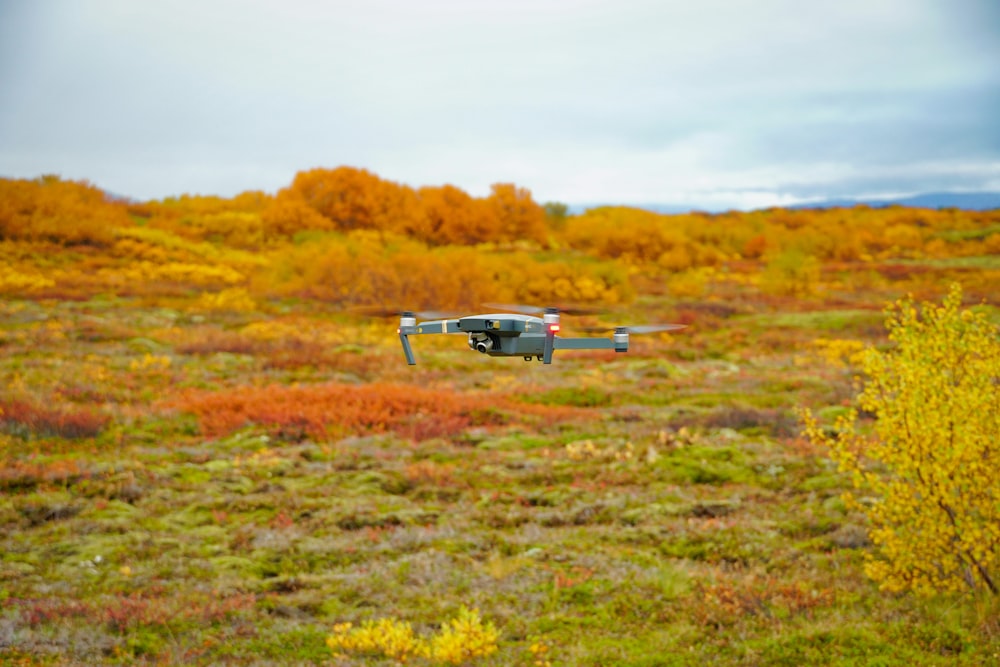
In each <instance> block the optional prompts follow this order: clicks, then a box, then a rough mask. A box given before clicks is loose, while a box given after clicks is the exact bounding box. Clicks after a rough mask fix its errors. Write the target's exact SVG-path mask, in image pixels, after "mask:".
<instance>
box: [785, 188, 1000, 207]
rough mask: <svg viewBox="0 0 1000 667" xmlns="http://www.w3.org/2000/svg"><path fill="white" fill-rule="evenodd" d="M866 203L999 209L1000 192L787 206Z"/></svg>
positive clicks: (872, 204)
mask: <svg viewBox="0 0 1000 667" xmlns="http://www.w3.org/2000/svg"><path fill="white" fill-rule="evenodd" d="M857 204H866V205H868V206H872V207H885V206H892V205H899V206H911V207H913V208H960V209H963V210H966V211H988V210H992V209H1000V192H930V193H926V194H920V195H912V196H910V197H899V198H894V199H893V198H889V199H868V198H859V199H826V200H821V201H812V202H803V203H801V204H795V205H793V206H790V207H789V208H837V207H850V206H856V205H857Z"/></svg>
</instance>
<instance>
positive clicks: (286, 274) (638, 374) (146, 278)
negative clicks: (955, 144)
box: [0, 167, 1000, 665]
mask: <svg viewBox="0 0 1000 667" xmlns="http://www.w3.org/2000/svg"><path fill="white" fill-rule="evenodd" d="M998 258H1000V212H997V211H989V212H966V211H960V210H954V209H945V210H918V209H910V208H900V207H889V208H884V209H873V208H868V207H863V206H860V207H856V208H850V209H829V210H820V211H806V210H802V211H799V210H783V209H768V210H762V211H754V212H748V213H737V212H730V213H723V214H714V215H710V214H702V213H691V214H686V215H659V214H654V213H650V212H647V211H641V210H635V209H628V208H611V207H609V208H599V209H594V210H590V211H587V212H586V213H583V214H579V215H570V214H568V211H567V208H566V207H565V206H564V205H561V204H559V203H548V204H545V205H541V204H538V203H536V202H535V201H533V199H532V197H531V194H530V192H528V191H527V190H525V189H523V188H519V187H517V186H515V185H512V184H497V185H495V186H494V187H493V188H492V190H491V193H490V194H489V196H486V197H481V198H477V197H473V196H470V195H468V194H467V193H465V192H463V191H461V190H459V189H458V188H454V187H452V186H442V187H422V188H416V189H415V188H411V187H408V186H404V185H400V184H396V183H392V182H389V181H386V180H384V179H381V178H379V177H378V176H377V175H375V174H372V173H370V172H367V171H364V170H359V169H353V168H350V167H340V168H337V169H314V170H311V171H307V172H302V173H300V174H298V175H297V176H296V177H295V179H294V181H293V182H292V184H290V185H289V186H288V187H287V188H285V189H283V190H281V191H279V192H278V193H276V194H274V195H270V194H265V193H260V192H247V193H243V194H241V195H238V196H236V197H232V198H221V197H203V196H199V197H191V196H182V197H177V198H171V199H166V200H162V201H149V202H133V201H120V200H115V199H112V198H109V197H108V196H106V195H105V194H104V193H103V192H101V191H100V190H99V189H98V188H96V187H94V186H92V185H89V184H87V183H78V182H70V181H64V180H61V179H59V178H57V177H51V176H50V177H43V178H40V179H37V180H30V181H28V180H0V494H2V495H0V656H2V659H3V662H4V663H5V664H14V665H75V664H123V665H125V664H128V665H132V664H231V665H257V664H343V665H351V664H356V665H361V664H365V665H368V664H385V665H391V664H398V663H403V662H405V663H408V664H421V665H438V664H470V665H471V664H475V665H612V664H627V665H670V664H676V665H702V664H717V665H801V664H824V665H826V664H845V665H869V664H872V665H874V664H878V665H912V664H920V665H955V664H960V665H961V664H965V665H989V664H996V663H997V662H998V661H1000V596H998V595H997V594H996V585H997V582H998V579H1000V572H998V567H1000V566H998V540H1000V536H998V533H997V526H998V525H1000V524H998V522H997V497H998V488H1000V477H998V472H997V470H998V468H997V457H998V451H997V441H998V439H997V429H998V421H997V420H998V418H1000V417H998V415H1000V409H998V392H1000V388H998V387H1000V385H998V372H997V356H998V355H997V329H996V326H997V324H998V322H1000V303H998V300H997V295H998V294H1000V259H998ZM488 302H508V303H532V304H538V305H549V304H574V305H576V304H580V305H594V306H600V307H602V308H605V309H607V310H608V312H607V313H606V314H599V315H591V316H581V317H569V316H566V317H564V318H563V329H564V331H565V332H566V333H568V334H570V335H573V334H574V333H575V332H574V327H576V326H579V327H583V326H594V325H608V326H611V325H614V324H616V323H626V324H642V323H646V322H681V323H685V324H687V325H689V326H688V328H687V329H685V330H684V331H682V332H680V333H676V334H672V335H671V334H658V335H653V336H645V337H640V336H634V337H633V338H632V347H631V350H630V351H629V353H628V354H614V353H610V352H603V351H579V352H560V353H557V356H556V359H555V362H554V363H553V364H552V365H551V366H544V365H542V364H539V363H536V362H531V363H525V362H524V361H522V360H521V359H520V358H516V359H491V358H488V357H486V356H484V355H479V354H476V353H474V352H471V351H470V350H469V349H468V348H467V347H466V345H465V343H464V341H463V340H462V339H461V337H449V336H440V337H421V338H420V339H419V340H416V341H415V347H416V352H417V355H418V361H419V363H418V365H417V366H415V367H408V366H407V365H406V364H405V362H404V359H403V355H402V351H401V350H400V346H399V341H398V338H397V337H396V335H395V329H396V326H397V323H396V322H395V321H393V320H381V319H372V318H370V317H366V316H365V315H364V312H365V308H369V307H378V308H383V307H389V308H411V309H414V310H419V309H438V310H448V309H454V310H457V311H461V312H475V311H476V310H478V309H479V308H480V307H481V305H482V304H483V303H488ZM801 415H806V417H805V419H804V420H802V419H801V418H800V416H801Z"/></svg>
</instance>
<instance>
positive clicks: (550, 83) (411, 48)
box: [0, 0, 1000, 209]
mask: <svg viewBox="0 0 1000 667" xmlns="http://www.w3.org/2000/svg"><path fill="white" fill-rule="evenodd" d="M998 119H1000V1H998V0H836V1H829V2H803V1H802V0H649V1H638V0H607V1H603V0H492V1H485V0H482V1H481V0H354V1H348V0H325V1H323V0H274V1H271V0H158V1H155V2H143V1H138V0H0V176H6V177H18V178H24V177H35V176H38V175H40V174H45V173H55V174H59V175H61V176H63V177H64V178H71V179H87V180H89V181H91V182H93V183H95V184H96V185H98V186H100V187H103V188H105V189H107V190H110V191H112V192H115V193H118V194H121V195H125V196H130V197H134V198H138V199H150V198H162V197H168V196H174V195H180V194H184V193H188V194H196V193H200V194H218V195H223V196H230V195H233V194H236V193H238V192H241V191H244V190H265V191H268V192H275V191H276V190H278V189H280V188H281V187H284V186H286V185H287V184H289V183H290V182H291V180H292V178H293V177H294V175H295V173H296V172H297V171H301V170H304V169H309V168H312V167H318V166H323V167H336V166H340V165H351V166H355V167H363V168H366V169H369V170H370V171H373V172H374V173H376V174H378V175H379V176H381V177H382V178H386V179H389V180H392V181H396V182H401V183H406V184H409V185H412V186H415V187H419V186H422V185H443V184H445V183H450V184H453V185H456V186H458V187H460V188H462V189H464V190H466V191H467V192H469V193H470V194H473V195H476V196H482V195H485V194H488V192H489V186H490V184H492V183H496V182H513V183H516V184H517V185H519V186H522V187H526V188H528V189H529V190H531V191H532V193H533V195H534V197H535V199H536V200H537V201H540V202H546V201H562V202H567V203H572V204H582V203H597V202H601V203H681V204H690V205H694V206H698V207H702V208H712V209H715V208H720V207H730V206H732V207H741V208H747V207H755V206H766V205H774V204H782V203H790V202H792V201H795V200H797V199H801V198H806V197H833V196H852V195H873V194H906V193H915V192H926V191H943V190H995V191H996V190H1000V120H998Z"/></svg>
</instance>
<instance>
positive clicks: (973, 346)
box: [804, 285, 1000, 594]
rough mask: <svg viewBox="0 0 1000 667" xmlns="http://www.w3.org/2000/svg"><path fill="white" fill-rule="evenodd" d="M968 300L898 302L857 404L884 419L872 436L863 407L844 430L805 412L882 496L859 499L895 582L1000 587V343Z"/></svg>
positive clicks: (859, 481)
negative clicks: (861, 419) (862, 423)
mask: <svg viewBox="0 0 1000 667" xmlns="http://www.w3.org/2000/svg"><path fill="white" fill-rule="evenodd" d="M961 302H962V294H961V288H960V287H959V286H958V285H954V286H953V287H952V289H951V292H950V293H949V294H948V296H947V297H946V298H945V300H944V303H943V305H941V306H935V305H934V304H930V303H926V304H923V306H922V307H921V308H919V309H918V308H917V307H916V306H914V304H913V302H912V301H911V300H910V299H903V300H901V301H899V302H897V303H895V304H893V305H891V306H890V307H889V309H888V310H887V314H888V320H887V326H888V328H889V338H890V340H891V341H892V342H893V343H894V347H893V348H892V349H889V350H888V351H886V352H881V351H879V350H877V349H874V348H872V349H868V350H866V352H865V353H864V355H863V357H862V360H861V362H862V364H861V365H862V370H863V372H864V374H865V375H866V376H867V378H868V379H867V381H866V384H865V387H864V390H863V391H862V392H861V393H860V394H859V396H858V397H857V398H858V405H859V407H860V408H861V409H862V410H866V411H868V412H870V413H873V414H874V415H875V416H876V420H875V423H874V427H873V433H871V434H867V433H865V432H863V431H861V430H860V429H859V427H858V426H857V424H856V421H857V415H856V414H855V413H852V414H849V415H847V416H846V417H843V418H841V419H840V420H838V422H837V424H836V426H835V429H834V431H835V434H834V435H831V434H830V433H829V432H828V431H826V430H824V429H822V428H820V426H819V425H818V424H817V422H816V421H815V419H814V418H813V417H812V415H811V414H809V413H808V412H806V413H805V414H804V421H805V425H806V433H807V435H808V436H809V437H810V439H811V440H812V441H813V442H817V443H821V444H824V445H826V446H827V447H829V449H830V452H831V454H832V456H833V458H834V459H835V460H836V461H837V462H838V463H839V464H840V467H841V469H842V470H845V471H848V472H850V473H851V475H852V479H853V482H854V486H855V488H856V489H858V490H859V491H860V492H861V493H862V494H863V495H864V496H866V497H869V498H870V497H874V499H875V502H867V503H861V501H860V499H859V498H857V497H856V496H854V495H849V496H848V500H849V501H850V502H851V503H852V504H853V506H854V507H856V508H859V509H860V510H861V511H863V512H864V513H865V514H866V515H867V516H868V520H869V522H870V535H871V539H872V542H873V543H874V544H875V546H876V548H877V553H875V554H870V555H869V558H868V562H867V565H866V571H867V573H868V574H869V575H870V576H871V577H872V578H873V579H875V580H877V581H878V582H880V584H881V586H882V587H883V588H884V589H886V590H890V591H903V590H912V591H916V592H919V593H927V594H929V593H933V592H935V591H942V590H943V591H957V590H961V589H963V588H972V589H987V590H989V591H991V592H992V593H994V594H997V593H1000V589H998V583H1000V582H998V581H997V579H996V577H997V568H998V567H1000V484H997V471H998V470H1000V448H998V447H997V443H998V442H1000V385H998V382H1000V339H998V337H997V329H996V327H995V326H993V325H992V324H990V322H989V321H988V319H987V318H986V317H985V315H983V314H982V313H977V312H974V311H971V310H962V309H961V308H960V306H961Z"/></svg>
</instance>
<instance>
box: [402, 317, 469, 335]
mask: <svg viewBox="0 0 1000 667" xmlns="http://www.w3.org/2000/svg"><path fill="white" fill-rule="evenodd" d="M410 328H411V329H412V331H410V332H409V333H411V334H450V333H463V332H462V330H461V329H459V328H458V320H435V321H433V322H421V323H419V324H417V325H416V326H413V327H410Z"/></svg>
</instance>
